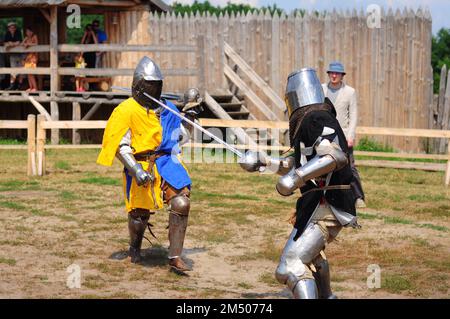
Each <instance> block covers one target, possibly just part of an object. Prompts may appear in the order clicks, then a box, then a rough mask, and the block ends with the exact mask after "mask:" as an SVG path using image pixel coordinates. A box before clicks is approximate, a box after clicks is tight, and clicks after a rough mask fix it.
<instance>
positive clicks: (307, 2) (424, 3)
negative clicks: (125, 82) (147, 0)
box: [166, 0, 450, 34]
mask: <svg viewBox="0 0 450 319" xmlns="http://www.w3.org/2000/svg"><path fill="white" fill-rule="evenodd" d="M175 1H177V2H179V3H193V2H194V0H175ZM175 1H174V0H166V3H169V4H171V3H173V2H175ZM201 1H202V0H201ZM201 1H200V2H201ZM228 1H230V2H235V3H246V4H250V5H252V6H255V7H260V6H268V5H272V4H276V5H277V6H278V7H280V8H282V9H284V10H285V11H286V12H290V11H292V10H293V9H296V8H300V9H306V10H308V11H312V10H318V11H325V10H327V11H332V10H333V9H334V8H335V9H337V10H346V9H357V10H358V11H360V10H361V9H362V10H363V11H364V12H365V11H366V8H367V7H368V6H369V5H371V4H377V5H379V6H380V7H383V8H385V9H388V8H392V9H394V10H396V9H397V8H399V9H401V10H403V8H411V9H413V10H417V9H418V8H420V7H421V8H422V9H424V8H428V9H429V10H430V12H431V17H432V21H433V26H432V29H433V34H436V33H437V31H439V30H440V29H441V28H450V17H449V15H450V0H209V2H210V3H211V4H214V5H220V6H224V5H226V3H227V2H228Z"/></svg>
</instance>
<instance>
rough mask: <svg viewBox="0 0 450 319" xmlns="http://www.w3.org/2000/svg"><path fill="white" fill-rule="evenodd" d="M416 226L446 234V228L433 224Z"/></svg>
mask: <svg viewBox="0 0 450 319" xmlns="http://www.w3.org/2000/svg"><path fill="white" fill-rule="evenodd" d="M418 226H419V227H422V228H429V229H433V230H437V231H442V232H448V228H447V227H445V226H438V225H433V224H419V225H418Z"/></svg>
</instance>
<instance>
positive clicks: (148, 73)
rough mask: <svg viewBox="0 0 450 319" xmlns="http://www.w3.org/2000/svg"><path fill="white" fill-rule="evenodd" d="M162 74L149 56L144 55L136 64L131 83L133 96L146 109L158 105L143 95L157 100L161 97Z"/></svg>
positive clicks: (154, 107)
mask: <svg viewBox="0 0 450 319" xmlns="http://www.w3.org/2000/svg"><path fill="white" fill-rule="evenodd" d="M163 79H164V77H163V75H162V73H161V70H160V69H159V66H158V65H157V64H156V63H155V62H154V61H153V60H152V59H150V58H149V57H147V56H144V57H143V58H142V59H141V60H140V61H139V63H138V65H137V66H136V69H135V70H134V74H133V83H132V85H131V94H132V96H133V98H134V99H135V100H136V101H137V102H138V103H139V104H140V105H142V106H144V107H145V108H147V109H156V108H158V107H159V105H158V104H157V103H156V102H154V101H152V100H151V99H149V98H148V97H147V96H145V95H144V92H145V93H147V94H148V95H150V96H152V97H154V98H155V99H157V100H159V99H160V98H161V92H162V86H163Z"/></svg>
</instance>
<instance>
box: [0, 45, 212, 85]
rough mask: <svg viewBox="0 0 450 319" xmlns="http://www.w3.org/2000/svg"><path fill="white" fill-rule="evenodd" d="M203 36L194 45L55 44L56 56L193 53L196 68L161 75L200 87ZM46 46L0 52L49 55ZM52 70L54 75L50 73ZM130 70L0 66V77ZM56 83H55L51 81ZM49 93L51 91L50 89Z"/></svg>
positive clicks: (115, 73) (130, 71) (108, 73)
mask: <svg viewBox="0 0 450 319" xmlns="http://www.w3.org/2000/svg"><path fill="white" fill-rule="evenodd" d="M203 41H204V38H203V36H198V37H197V45H130V44H60V45H57V46H56V48H57V50H56V54H58V53H61V52H66V53H67V52H99V51H104V52H173V53H177V52H186V53H189V52H192V53H197V65H198V68H196V69H189V68H179V69H163V70H162V72H163V73H164V75H166V76H198V86H199V87H200V88H201V89H203V88H204V83H205V81H204V73H205V72H204V54H203V52H200V50H201V49H202V48H203V47H204V43H203ZM51 48H52V47H51V46H50V45H36V46H32V47H28V48H25V47H23V46H18V47H13V48H5V47H3V46H0V54H1V53H28V52H51ZM56 61H57V60H56ZM52 71H54V72H52ZM133 72H134V69H117V68H96V69H89V68H84V69H79V68H69V67H59V66H56V68H55V67H52V66H50V67H37V68H34V69H30V68H23V67H20V68H17V67H14V68H7V67H1V68H0V74H10V73H15V74H38V75H51V76H52V77H53V76H55V75H57V76H59V75H73V76H80V75H87V76H126V75H133ZM55 81H56V80H55ZM51 91H53V90H51Z"/></svg>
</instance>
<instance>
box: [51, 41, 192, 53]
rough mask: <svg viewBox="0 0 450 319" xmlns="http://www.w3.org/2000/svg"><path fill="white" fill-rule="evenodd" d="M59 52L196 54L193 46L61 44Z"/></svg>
mask: <svg viewBox="0 0 450 319" xmlns="http://www.w3.org/2000/svg"><path fill="white" fill-rule="evenodd" d="M58 50H59V52H97V51H103V52H128V51H132V52H196V51H197V48H196V47H195V46H193V45H170V46H169V45H140V44H135V45H133V44H126V43H117V44H60V45H58Z"/></svg>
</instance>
